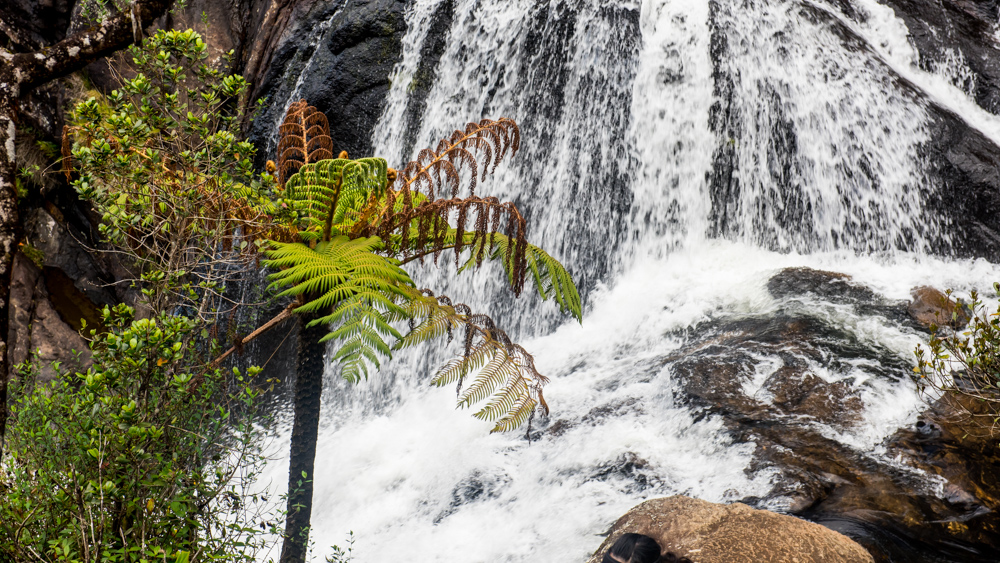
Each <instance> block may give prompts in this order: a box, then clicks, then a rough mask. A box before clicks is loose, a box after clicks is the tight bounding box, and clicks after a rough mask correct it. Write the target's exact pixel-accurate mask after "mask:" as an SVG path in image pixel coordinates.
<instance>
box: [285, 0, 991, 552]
mask: <svg viewBox="0 0 1000 563" xmlns="http://www.w3.org/2000/svg"><path fill="white" fill-rule="evenodd" d="M848 8H849V9H848ZM442 14H447V17H448V18H449V20H448V21H450V27H449V28H448V30H447V35H446V36H445V37H446V39H445V46H444V49H443V51H441V52H440V53H438V54H439V55H440V62H439V63H437V65H436V72H435V73H434V75H435V76H436V78H435V80H434V82H433V84H432V85H431V86H430V87H429V88H425V90H426V97H425V98H424V99H422V100H420V101H419V104H420V105H419V107H418V109H419V111H415V110H414V107H417V106H414V105H413V104H417V103H418V101H416V100H415V96H414V95H413V92H414V91H415V90H417V89H416V88H415V87H414V82H415V81H416V80H417V79H419V78H421V77H426V73H425V72H419V69H420V68H421V65H422V64H423V65H425V66H426V65H427V64H428V63H427V61H426V60H424V61H422V60H421V59H422V57H425V56H426V54H427V52H428V51H429V50H428V49H424V45H425V42H426V41H428V33H427V30H428V27H429V25H430V24H431V22H432V21H433V20H435V18H439V17H443V16H442ZM407 18H408V22H409V27H408V29H409V30H408V32H407V35H406V38H405V40H404V44H403V57H402V62H401V63H400V64H399V65H398V66H397V68H396V70H395V73H394V75H393V76H392V88H391V90H390V92H389V96H388V101H387V107H386V109H385V112H384V113H383V116H382V119H381V121H380V123H379V126H378V127H377V128H376V133H375V139H374V145H375V147H376V150H375V153H376V154H378V155H382V156H385V157H386V158H387V159H388V160H389V161H390V163H398V164H402V163H403V162H404V161H405V160H406V159H408V158H412V157H413V156H414V155H415V152H416V151H415V149H419V148H421V147H423V146H433V145H435V144H436V140H437V139H438V138H440V137H442V136H446V134H447V133H448V132H450V131H451V130H452V129H454V128H456V127H461V126H462V125H463V124H464V123H465V122H467V121H477V120H479V119H480V118H481V117H500V116H507V117H511V118H514V119H515V120H517V122H518V123H519V124H520V125H521V129H522V151H521V152H520V153H519V154H518V155H517V157H516V159H515V160H514V161H512V162H510V163H505V164H503V165H501V167H500V168H499V169H498V171H497V175H496V176H495V177H494V178H493V179H492V180H490V181H489V182H487V183H486V184H485V185H482V186H480V188H479V190H478V193H480V194H486V193H488V194H490V195H495V196H497V197H499V198H500V199H509V200H514V201H516V202H517V203H518V205H519V206H520V207H521V209H523V210H525V211H526V212H527V216H528V217H529V221H530V226H529V238H531V239H532V240H533V241H534V242H536V243H538V244H540V245H541V246H543V247H545V248H546V249H547V250H548V251H549V252H550V253H552V254H553V255H554V256H556V257H557V258H559V259H560V260H562V261H563V263H564V264H566V265H567V266H568V267H569V268H570V270H571V272H572V273H573V274H574V276H575V279H576V280H577V281H578V283H579V285H580V287H581V290H582V292H583V293H585V294H586V302H587V307H586V316H585V318H584V321H583V323H582V325H577V324H576V323H573V322H570V321H568V320H566V319H565V318H563V317H561V316H560V315H558V314H557V311H556V310H555V308H554V307H553V306H551V304H541V303H539V302H537V300H532V299H531V298H529V299H521V300H518V301H512V300H511V299H509V298H508V297H507V296H506V293H505V292H506V289H505V288H504V287H503V283H502V280H501V279H500V276H499V275H498V272H497V271H496V270H493V269H490V268H484V270H483V271H481V272H478V273H476V274H473V275H466V276H464V277H462V278H457V279H453V278H454V276H453V272H450V271H447V268H446V271H445V272H444V273H437V272H436V271H435V270H434V269H433V268H427V269H424V270H421V271H419V272H418V273H417V275H416V276H415V277H416V278H417V279H419V282H418V283H421V284H422V285H425V286H427V287H433V288H435V289H437V290H439V291H441V292H445V293H447V294H448V295H451V296H452V297H453V298H455V299H457V300H460V301H463V302H465V303H468V304H470V305H472V306H473V308H478V309H479V310H484V311H487V312H490V313H493V314H495V315H497V316H498V317H499V318H501V319H503V321H504V322H505V324H506V325H507V326H509V327H511V332H512V333H513V334H517V335H519V337H520V340H521V341H522V343H523V344H524V345H525V347H526V348H528V349H529V350H530V351H531V352H532V353H533V354H534V355H535V358H536V361H537V362H538V365H539V368H540V369H541V371H542V372H543V373H545V374H547V375H549V376H550V377H551V378H552V383H551V384H550V385H549V387H548V388H547V391H546V396H547V397H548V398H549V401H550V403H551V405H552V407H553V413H552V415H551V416H550V417H549V418H548V419H547V420H541V421H539V422H536V426H535V428H536V435H535V436H534V440H533V441H532V442H531V443H530V444H529V443H528V441H526V440H525V439H524V436H523V434H506V435H489V434H487V432H488V429H489V427H488V425H486V424H485V423H481V422H479V421H476V420H475V419H473V418H472V417H471V416H469V413H468V412H464V411H456V410H454V408H453V404H454V395H453V394H452V393H450V392H448V391H447V390H439V389H432V388H429V387H428V385H427V381H428V380H429V373H428V372H429V370H430V369H432V368H433V365H434V363H435V362H437V361H438V360H439V359H440V356H437V355H435V354H432V353H431V352H430V351H429V350H428V349H421V350H419V353H412V354H409V355H406V356H400V357H397V358H396V359H395V360H394V362H393V367H391V368H389V369H388V370H385V371H384V372H383V373H381V374H379V375H378V376H376V378H374V380H373V381H370V382H368V383H364V384H361V385H359V386H350V385H348V384H346V383H344V382H343V381H340V380H339V379H338V378H337V377H336V372H335V370H331V371H330V372H329V373H328V375H329V377H328V383H327V387H326V389H325V390H324V394H325V397H327V399H326V401H325V403H324V421H323V423H322V428H321V432H320V434H321V437H320V442H319V448H318V453H317V462H316V468H317V474H316V492H315V499H314V512H313V525H314V532H313V537H314V539H315V541H316V545H317V549H318V550H319V551H320V552H321V553H322V552H323V551H324V550H325V549H326V548H327V547H328V546H330V545H332V544H334V543H340V542H341V541H342V540H343V538H344V537H345V536H346V534H347V533H348V531H349V530H353V531H354V532H355V534H356V535H357V537H358V541H357V543H356V545H355V554H356V557H357V560H359V561H377V560H385V561H393V560H402V559H404V558H405V559H413V560H419V561H442V562H444V561H447V562H474V561H477V562H478V561H483V562H494V561H511V562H514V561H560V562H579V561H583V560H585V558H586V557H587V556H588V555H589V553H590V552H591V551H592V550H593V549H595V548H596V546H597V545H598V544H599V543H600V541H601V538H600V536H599V535H600V534H601V533H602V532H604V531H605V530H606V529H607V528H608V526H609V525H610V524H611V523H612V522H613V521H614V520H615V519H616V518H617V517H618V516H620V515H621V514H622V513H623V512H624V511H625V510H627V509H628V508H629V507H631V506H633V505H634V504H637V503H638V502H640V501H641V500H643V499H645V498H651V497H656V496H663V495H669V494H687V495H692V496H696V497H699V498H703V499H706V500H710V501H719V502H722V501H735V500H741V499H748V502H753V503H754V504H755V505H756V506H759V507H769V508H773V509H778V510H782V509H787V508H788V507H789V506H790V505H791V504H792V503H793V498H794V489H795V487H794V486H792V487H791V488H789V487H788V486H786V485H787V483H786V484H785V485H782V487H779V486H778V483H779V482H780V481H781V480H782V476H781V469H780V468H779V467H777V466H774V465H773V464H770V463H766V462H759V461H755V460H756V456H757V452H756V450H757V446H758V444H757V443H756V442H755V440H754V439H753V438H752V437H751V438H741V437H740V434H739V433H738V432H735V431H733V427H732V425H731V424H729V423H728V422H727V420H726V419H725V417H724V416H722V415H720V414H718V411H713V410H712V408H711V407H712V405H711V404H708V403H705V402H704V401H702V402H699V401H698V400H693V399H692V398H691V396H690V393H689V391H688V389H689V388H688V387H685V385H688V383H687V379H685V378H686V377H688V375H686V374H687V373H688V372H689V371H690V370H689V369H688V368H687V367H685V366H684V364H683V358H684V355H685V354H687V353H688V352H687V351H690V350H692V348H691V346H692V344H696V343H697V342H698V338H700V337H699V336H698V335H699V334H702V335H703V334H704V333H705V332H706V331H708V332H711V331H712V330H716V331H717V332H718V333H719V334H725V330H724V327H725V326H727V325H726V323H732V322H743V321H745V320H747V319H749V320H751V321H754V320H760V319H764V320H768V322H770V321H771V320H773V319H776V318H785V317H790V318H793V319H812V320H816V321H817V322H820V323H822V324H823V326H824V327H826V328H825V329H824V330H828V331H830V332H831V333H836V334H840V335H848V337H849V339H850V340H851V342H852V343H853V344H852V346H855V348H859V349H863V350H865V352H863V353H859V354H854V355H844V354H842V355H841V356H839V357H838V356H836V353H834V352H830V350H840V349H839V348H836V347H835V346H834V347H831V348H824V349H823V350H821V351H820V352H821V353H817V354H815V355H810V354H811V352H809V351H806V352H803V353H798V352H795V353H785V352H781V353H778V352H775V348H761V349H759V350H754V351H751V352H750V356H751V360H750V362H751V364H752V369H750V370H748V371H745V372H737V375H738V376H739V377H741V378H742V379H740V381H739V382H738V383H739V385H738V389H739V392H740V393H741V394H743V395H745V397H747V398H748V399H747V400H750V401H752V402H753V404H754V405H758V406H759V407H760V408H763V409H764V410H765V411H767V409H768V408H769V407H770V406H773V405H774V404H775V402H776V401H777V400H778V399H777V398H776V397H775V396H774V393H773V392H772V391H769V390H768V389H767V388H765V387H766V385H765V384H766V382H767V381H768V378H769V377H771V376H772V375H773V374H774V373H775V372H777V371H778V370H779V369H781V368H782V367H785V366H791V365H793V364H795V363H796V362H800V363H802V364H803V365H806V366H807V368H806V369H807V370H808V371H809V373H810V374H812V376H814V377H815V378H818V379H819V380H822V382H823V383H824V384H829V385H831V386H839V387H838V388H841V389H846V391H845V392H846V393H848V394H849V395H850V396H851V397H853V399H852V400H854V401H855V403H856V404H857V405H860V406H859V407H858V408H857V410H858V414H857V416H856V417H854V418H852V419H850V420H846V421H840V422H824V421H823V420H817V419H814V418H811V417H809V416H800V415H795V416H792V415H777V414H776V415H773V419H774V420H780V421H781V422H782V423H787V424H789V425H798V426H800V427H803V428H807V429H809V431H811V432H815V433H816V434H817V435H820V436H822V437H824V439H828V440H830V443H831V444H835V445H836V446H837V447H843V448H845V449H846V450H848V451H850V452H852V455H856V456H858V457H859V458H863V459H866V460H869V461H871V463H875V464H885V465H887V466H889V465H892V466H894V467H897V468H898V467H901V466H903V465H905V464H902V463H901V462H898V460H894V459H891V456H888V455H887V454H886V453H885V448H884V446H883V441H884V440H885V438H886V437H887V436H889V435H890V434H892V433H893V432H894V431H895V430H896V429H897V428H900V427H902V426H905V425H908V424H912V423H913V422H914V421H915V420H916V417H917V413H918V412H919V410H920V408H921V405H922V403H921V399H920V397H919V396H918V393H917V391H916V389H915V387H914V385H912V384H911V383H910V380H909V378H908V377H907V376H906V372H907V371H908V370H909V365H910V358H911V357H912V350H913V348H914V346H915V345H916V344H918V343H919V342H921V341H922V339H923V338H924V337H922V336H921V335H920V334H919V333H918V332H916V331H915V330H913V329H912V328H911V327H909V326H908V325H905V323H904V324H901V323H898V322H895V321H892V320H890V319H887V318H885V317H884V316H880V314H879V312H878V311H874V310H865V309H864V308H858V307H850V306H844V305H843V304H839V303H831V302H829V301H824V300H822V299H818V298H815V296H810V295H805V296H792V297H787V296H781V295H777V294H775V293H774V292H773V291H769V289H768V280H769V279H770V278H771V277H772V276H773V275H774V274H775V273H776V272H778V271H780V270H782V269H783V268H786V267H802V266H806V267H811V268H816V269H820V270H832V271H836V272H842V273H844V274H848V275H850V276H852V277H853V279H854V280H855V281H856V282H858V283H860V284H864V285H866V286H867V287H869V288H872V289H873V290H874V291H875V292H876V293H877V294H878V296H879V298H880V299H883V300H885V301H887V302H888V301H892V300H903V299H908V298H909V291H910V289H911V288H913V287H915V286H920V285H932V286H935V287H941V288H955V289H957V290H959V291H960V292H962V291H967V290H969V289H970V288H973V287H988V285H989V284H991V283H992V281H993V280H995V279H1000V268H997V267H995V266H993V265H991V264H989V263H986V262H984V261H957V260H950V259H946V258H940V257H933V256H931V255H930V254H929V252H930V251H931V250H933V249H941V248H947V247H948V244H949V240H948V233H947V229H946V228H945V227H946V225H943V224H942V222H941V221H940V220H938V218H937V217H936V216H935V214H933V213H930V211H929V210H928V209H927V208H926V206H925V201H926V198H927V194H928V193H929V192H931V191H933V190H936V189H939V188H940V186H934V185H931V184H930V180H929V179H928V175H927V174H926V170H925V166H924V164H923V163H922V153H921V147H922V146H923V145H924V144H925V143H926V142H927V141H928V138H929V133H928V129H927V122H928V119H929V117H928V111H927V108H928V107H930V105H931V104H938V105H942V104H943V105H945V106H946V108H947V109H948V110H949V111H951V112H954V113H955V114H956V115H957V116H959V118H963V119H966V120H967V121H968V122H969V123H970V124H974V125H975V126H976V127H977V128H979V129H980V130H981V131H983V132H984V134H986V135H987V136H988V137H990V138H994V139H996V138H998V137H996V136H994V134H995V132H1000V120H998V119H997V118H996V117H995V116H992V115H990V114H988V113H986V112H985V111H983V110H981V109H980V108H978V106H975V103H974V102H972V101H970V100H969V99H968V98H967V96H966V93H965V91H964V90H967V89H968V88H969V78H968V74H967V72H965V71H963V67H962V61H961V59H960V57H953V58H952V59H951V60H948V61H943V62H942V63H941V64H940V65H939V67H938V68H937V72H938V74H933V73H928V72H925V71H922V70H919V69H918V68H917V67H916V65H915V62H914V55H913V49H912V48H911V47H910V46H909V45H908V43H907V42H906V31H905V26H903V24H902V23H901V22H899V21H898V20H895V19H894V17H893V15H892V12H891V10H890V9H889V8H886V7H884V6H881V5H879V4H876V3H875V2H874V1H873V0H851V1H850V2H847V1H842V2H832V1H831V2H829V3H827V2H824V1H823V0H799V1H765V0H740V1H736V0H716V1H714V2H706V1H704V0H645V1H642V2H639V1H626V0H617V1H615V0H611V1H608V0H509V1H504V2H482V1H479V0H415V1H414V2H413V5H412V7H411V8H410V11H409V13H408V16H407ZM432 62H433V61H432ZM963 73H964V74H963ZM782 315H784V317H782ZM705 327H709V328H708V329H706V328H705ZM711 327H716V328H711ZM718 327H723V328H718ZM730 332H731V331H730ZM779 348H780V347H779ZM692 353H693V352H692ZM837 353H839V352H837ZM796 354H797V355H796ZM817 358H819V359H817ZM685 370H687V371H685ZM706 396H707V395H706ZM754 408H757V407H754ZM282 464H283V462H282V461H281V460H278V461H276V462H275V463H274V464H273V467H274V468H275V469H274V481H275V482H276V483H280V482H283V478H282V477H281V476H280V471H281V468H282V467H285V466H283V465H282ZM904 469H905V468H904ZM904 469H901V470H904ZM906 471H910V472H911V473H919V472H917V471H916V470H906ZM914 482H915V483H916V485H914V486H917V487H923V488H924V489H925V490H924V491H923V493H924V494H928V495H934V494H938V493H936V492H935V490H936V489H935V487H938V488H939V487H940V483H938V482H937V481H935V480H934V479H932V478H931V477H929V476H926V475H923V476H921V475H917V477H916V478H915V481H914ZM793 485H794V484H793Z"/></svg>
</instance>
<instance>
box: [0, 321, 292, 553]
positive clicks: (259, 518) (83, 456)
mask: <svg viewBox="0 0 1000 563" xmlns="http://www.w3.org/2000/svg"><path fill="white" fill-rule="evenodd" d="M104 322H105V323H106V325H107V326H108V327H109V330H108V331H107V332H106V333H104V334H96V331H91V335H92V337H93V340H92V341H91V344H90V348H91V350H92V352H93V358H94V367H92V368H91V369H89V370H88V371H87V372H86V373H76V374H73V375H69V374H67V375H66V376H65V377H63V378H61V379H59V380H57V381H54V382H52V383H51V384H41V383H39V384H36V383H33V382H34V381H35V377H34V374H33V373H31V371H32V369H33V368H31V367H30V365H31V364H29V365H25V366H22V368H23V369H24V370H27V371H26V372H25V373H22V374H21V378H20V380H19V381H21V382H23V383H22V384H21V386H20V388H17V389H15V393H14V401H13V402H12V404H11V407H12V416H11V425H10V427H9V430H8V436H7V438H8V443H7V448H8V449H7V452H8V455H7V456H6V457H5V459H4V462H3V465H2V466H0V489H2V490H3V497H4V501H3V503H2V504H0V559H2V560H4V561H66V562H81V563H91V562H131V561H136V562H138V561H163V562H171V563H173V562H183V561H191V562H197V561H226V562H228V561H233V562H237V561H246V562H249V561H254V560H255V555H256V553H257V552H258V551H259V550H260V549H261V548H263V547H265V543H266V542H265V540H264V535H263V532H265V531H266V530H268V529H269V527H270V525H271V524H273V523H274V521H273V520H268V519H267V518H266V517H265V516H264V515H262V514H257V513H255V510H254V508H253V507H254V506H257V505H256V504H255V503H247V502H245V500H247V499H246V498H245V497H246V495H248V493H249V491H250V490H251V488H252V486H253V483H254V481H255V478H256V476H257V475H258V473H259V471H260V470H261V468H262V465H263V458H262V456H261V454H260V449H259V448H260V446H259V444H260V434H259V432H258V431H257V430H256V427H255V426H254V424H253V422H254V421H253V418H252V413H253V411H254V402H255V400H256V399H257V397H258V396H259V393H260V391H258V390H257V389H255V388H254V387H253V386H252V385H251V384H250V383H249V378H250V377H251V376H252V375H254V373H255V372H256V370H251V373H249V374H247V375H242V374H240V373H239V372H238V371H237V370H233V372H232V374H231V375H230V374H227V373H225V372H223V371H221V370H218V369H204V368H203V367H202V366H204V365H205V362H204V358H203V356H204V352H205V350H202V349H201V345H199V344H197V340H198V339H200V338H201V336H200V332H201V331H200V329H201V326H200V324H199V323H198V322H196V321H194V320H192V319H190V318H186V317H182V316H167V315H161V316H158V317H155V318H147V319H139V320H136V319H134V316H133V310H132V309H130V308H129V307H127V306H124V305H119V306H117V307H115V308H114V309H113V310H109V309H107V308H106V309H105V310H104Z"/></svg>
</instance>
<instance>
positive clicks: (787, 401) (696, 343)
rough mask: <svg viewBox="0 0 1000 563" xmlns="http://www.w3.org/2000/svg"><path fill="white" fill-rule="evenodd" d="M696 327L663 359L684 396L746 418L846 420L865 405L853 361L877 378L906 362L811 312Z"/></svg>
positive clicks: (853, 418) (837, 424)
mask: <svg viewBox="0 0 1000 563" xmlns="http://www.w3.org/2000/svg"><path fill="white" fill-rule="evenodd" d="M695 330H696V331H700V332H701V334H700V337H699V338H696V339H693V342H692V343H691V344H690V345H688V346H685V347H683V348H681V349H680V350H678V351H677V352H676V353H675V354H672V355H670V356H669V357H666V358H664V359H663V360H662V362H663V364H664V365H666V364H669V365H670V366H671V370H672V372H673V373H674V375H675V376H676V377H677V378H678V380H679V381H680V382H681V384H682V387H683V391H684V393H685V394H686V395H687V397H688V398H689V400H691V401H693V402H695V403H696V404H702V405H705V406H707V407H708V408H710V409H712V410H713V411H717V412H720V413H721V414H723V416H725V417H729V418H731V419H733V420H736V421H742V422H746V423H751V422H753V421H774V420H781V419H784V418H795V419H809V420H814V421H818V422H821V423H823V424H829V425H832V426H835V427H841V428H843V427H847V426H849V425H850V424H852V423H853V422H855V421H856V420H857V417H858V415H859V413H860V412H861V410H862V408H863V406H864V405H863V403H862V401H861V399H860V397H859V395H858V392H859V390H858V389H857V388H856V387H855V386H854V378H855V376H856V375H857V370H858V369H859V368H858V366H857V365H856V364H857V362H852V360H857V359H860V360H865V363H866V364H868V365H867V366H866V367H865V369H866V370H868V371H870V373H871V374H872V375H875V376H879V377H894V375H893V374H892V371H893V369H900V368H902V369H903V370H906V369H908V366H904V365H902V362H901V361H900V360H899V359H898V358H894V357H893V356H892V355H891V354H890V353H888V352H887V351H880V350H873V349H870V348H867V347H866V346H865V345H863V344H862V343H860V342H858V341H857V339H856V338H854V337H853V336H851V335H849V334H847V333H845V332H843V331H840V330H837V329H834V328H832V327H829V326H827V325H825V324H824V323H823V322H822V321H821V320H819V319H816V318H812V317H808V316H794V315H790V314H785V313H781V314H777V315H773V316H771V315H766V316H762V317H752V318H743V319H737V320H732V321H728V322H720V323H717V324H714V325H711V326H709V327H700V328H696V329H695ZM819 373H822V374H823V377H820V376H819V375H818V374H819Z"/></svg>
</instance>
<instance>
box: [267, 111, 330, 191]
mask: <svg viewBox="0 0 1000 563" xmlns="http://www.w3.org/2000/svg"><path fill="white" fill-rule="evenodd" d="M278 137H279V139H278V150H277V152H278V174H279V176H278V182H279V183H280V184H281V185H284V184H285V180H287V179H288V178H289V177H290V176H291V175H292V174H295V173H296V172H297V171H298V170H299V168H302V167H303V166H305V165H306V164H310V163H314V162H319V161H321V160H327V159H330V158H333V140H332V139H330V123H329V121H327V119H326V115H324V114H323V112H321V111H319V110H317V109H316V108H314V107H313V106H311V105H309V104H308V103H307V102H306V101H305V100H299V101H297V102H293V103H292V105H290V106H289V107H288V111H287V112H286V113H285V120H284V121H283V122H282V124H281V127H279V128H278Z"/></svg>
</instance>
